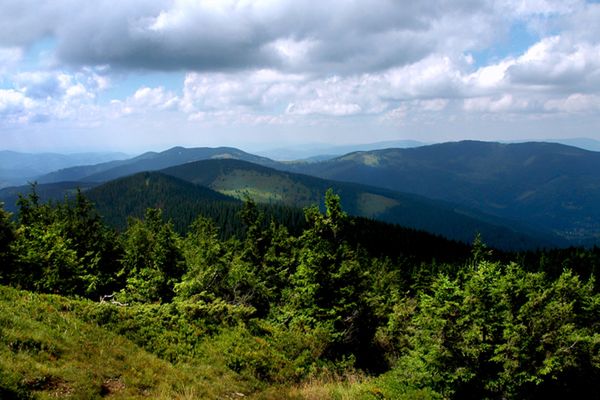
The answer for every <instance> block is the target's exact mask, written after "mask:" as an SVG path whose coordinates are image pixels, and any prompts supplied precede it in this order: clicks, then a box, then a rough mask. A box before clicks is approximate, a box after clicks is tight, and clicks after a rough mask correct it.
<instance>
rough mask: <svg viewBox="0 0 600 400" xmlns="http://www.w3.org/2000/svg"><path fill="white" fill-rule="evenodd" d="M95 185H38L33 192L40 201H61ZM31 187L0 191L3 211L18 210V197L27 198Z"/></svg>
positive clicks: (14, 187)
mask: <svg viewBox="0 0 600 400" xmlns="http://www.w3.org/2000/svg"><path fill="white" fill-rule="evenodd" d="M93 186H95V184H91V183H86V182H57V183H47V184H39V185H36V186H35V192H36V193H37V195H38V196H39V197H40V201H42V202H47V201H50V200H63V199H64V198H65V196H70V195H73V194H75V192H76V191H77V188H80V189H81V190H83V191H85V190H87V189H89V188H91V187H93ZM31 189H32V187H31V185H23V186H11V187H7V188H4V189H0V203H4V209H5V210H6V211H9V212H11V213H15V212H17V210H18V207H17V200H18V199H19V195H22V196H28V195H29V194H30V193H31Z"/></svg>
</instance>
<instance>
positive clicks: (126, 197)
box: [85, 172, 241, 235]
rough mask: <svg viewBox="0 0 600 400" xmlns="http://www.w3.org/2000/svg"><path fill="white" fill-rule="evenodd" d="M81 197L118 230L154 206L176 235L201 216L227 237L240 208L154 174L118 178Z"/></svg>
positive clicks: (210, 193) (209, 192)
mask: <svg viewBox="0 0 600 400" xmlns="http://www.w3.org/2000/svg"><path fill="white" fill-rule="evenodd" d="M85 194H86V196H87V197H88V198H89V199H90V200H91V201H92V202H93V203H94V204H95V205H96V208H97V210H98V212H99V213H100V215H102V216H103V218H104V220H105V221H106V222H107V223H108V224H109V225H111V226H114V227H117V228H119V229H123V228H125V226H126V223H127V218H128V217H138V218H141V217H143V216H144V213H145V211H146V209H147V208H151V207H152V208H155V207H158V208H161V209H163V213H164V216H165V218H166V219H167V220H172V221H173V222H174V225H175V228H176V229H177V230H178V231H180V232H184V231H185V229H187V227H188V226H189V224H190V223H192V222H193V220H194V219H195V218H196V216H198V215H199V214H201V215H204V216H209V217H211V218H213V219H214V220H215V222H216V223H217V225H218V226H220V227H221V230H222V231H223V234H224V235H229V234H231V233H232V230H234V228H235V227H232V226H231V224H232V216H235V215H236V214H237V212H238V211H239V210H240V208H241V202H240V201H239V200H236V199H234V198H232V197H229V196H225V195H223V194H221V193H217V192H215V191H213V190H211V189H209V188H206V187H202V186H198V185H194V184H191V183H190V182H186V181H183V180H181V179H178V178H175V177H172V176H168V175H164V174H161V173H158V172H142V173H139V174H135V175H132V176H127V177H124V178H119V179H116V180H113V181H110V182H107V183H105V184H102V185H100V186H98V187H95V188H93V189H90V190H88V191H87V192H86V193H85Z"/></svg>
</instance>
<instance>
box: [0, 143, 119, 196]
mask: <svg viewBox="0 0 600 400" xmlns="http://www.w3.org/2000/svg"><path fill="white" fill-rule="evenodd" d="M127 157H128V156H127V155H126V154H123V153H110V152H103V153H75V154H58V153H37V154H34V153H21V152H16V151H9V150H2V151H0V188H3V187H8V186H15V185H23V184H25V183H27V181H33V180H35V179H36V178H37V177H38V176H40V175H42V174H47V173H49V172H52V171H55V170H58V169H61V168H68V167H72V166H76V165H81V164H84V163H101V162H107V161H112V160H117V159H125V158H127Z"/></svg>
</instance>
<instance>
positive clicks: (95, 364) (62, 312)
mask: <svg viewBox="0 0 600 400" xmlns="http://www.w3.org/2000/svg"><path fill="white" fill-rule="evenodd" d="M142 307H143V306H132V307H128V308H127V311H128V312H129V315H130V316H129V317H128V318H127V314H126V313H124V312H122V313H121V315H125V317H126V320H127V321H128V322H129V323H130V329H129V331H126V330H124V331H126V332H123V334H124V335H126V334H127V333H128V332H131V331H132V330H133V329H131V328H133V327H134V326H135V323H136V321H135V319H134V318H133V317H131V315H134V313H135V310H140V309H141V310H140V311H143V309H142ZM120 311H123V310H120V308H119V307H117V306H115V305H111V304H109V303H104V304H99V303H94V302H91V301H84V300H71V299H68V298H65V297H61V296H57V295H40V294H35V293H31V292H25V291H18V290H16V289H12V288H8V287H6V286H0V333H1V334H0V398H2V399H32V398H36V399H37V398H41V399H49V398H70V399H99V398H109V399H149V398H152V399H176V398H177V399H183V398H211V399H212V398H215V399H216V398H228V397H229V396H231V393H236V392H240V391H250V384H249V382H246V381H244V380H243V379H240V377H239V376H237V375H235V374H234V373H233V372H231V371H230V370H228V369H227V368H225V367H220V366H218V362H219V360H218V359H217V360H214V359H211V360H202V362H198V363H197V364H196V365H194V366H193V367H192V366H190V365H187V364H185V363H178V364H172V363H170V362H168V361H166V360H163V359H160V358H158V357H157V356H156V355H153V354H151V353H150V352H149V351H146V350H144V349H142V348H141V347H139V346H137V345H135V344H134V343H132V341H130V340H128V339H126V338H125V337H124V336H121V335H119V334H116V333H115V332H111V331H109V330H107V329H104V328H101V327H99V324H98V322H97V321H91V322H88V321H86V318H85V317H84V316H85V315H86V314H93V313H94V312H95V313H97V314H99V315H103V316H104V319H110V315H117V314H119V312H120ZM82 315H83V316H82ZM124 319H125V318H124ZM146 328H147V330H150V329H152V327H147V326H146ZM134 329H135V328H134ZM202 339H203V338H200V339H199V340H202Z"/></svg>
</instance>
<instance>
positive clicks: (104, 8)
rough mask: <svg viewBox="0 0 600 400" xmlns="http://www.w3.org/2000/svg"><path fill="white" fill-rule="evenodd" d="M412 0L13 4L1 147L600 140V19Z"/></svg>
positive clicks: (557, 6)
mask: <svg viewBox="0 0 600 400" xmlns="http://www.w3.org/2000/svg"><path fill="white" fill-rule="evenodd" d="M413 3H414V4H413ZM413 3H410V2H396V1H385V0H374V1H370V2H368V4H367V2H360V1H339V0H323V1H320V2H318V3H315V2H296V1H291V0H281V1H267V0H263V1H243V0H240V1H234V0H219V1H217V0H198V1H192V0H150V1H148V0H129V1H123V2H114V1H111V0H98V1H94V2H77V1H73V0H54V1H39V0H4V1H3V2H2V3H0V138H1V139H0V150H4V149H10V150H18V151H28V152H36V151H92V150H119V151H127V152H136V151H142V150H148V149H154V150H156V149H164V148H167V147H171V146H175V145H182V146H219V145H230V146H236V147H241V148H244V149H260V148H262V149H268V148H276V147H280V146H285V145H293V144H305V143H328V144H351V143H369V142H377V141H386V140H401V139H413V140H418V141H422V142H439V141H450V140H461V139H481V140H498V141H511V140H520V139H552V138H556V139H559V138H561V139H563V138H576V137H589V138H593V139H600V129H599V128H600V112H599V111H600V24H599V23H598V21H600V4H598V3H597V2H590V1H584V0H567V1H565V0H562V1H553V0H532V1H521V0H501V1H472V0H457V1H452V2H447V1H441V0H440V1H433V0H432V1H422V2H413Z"/></svg>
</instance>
